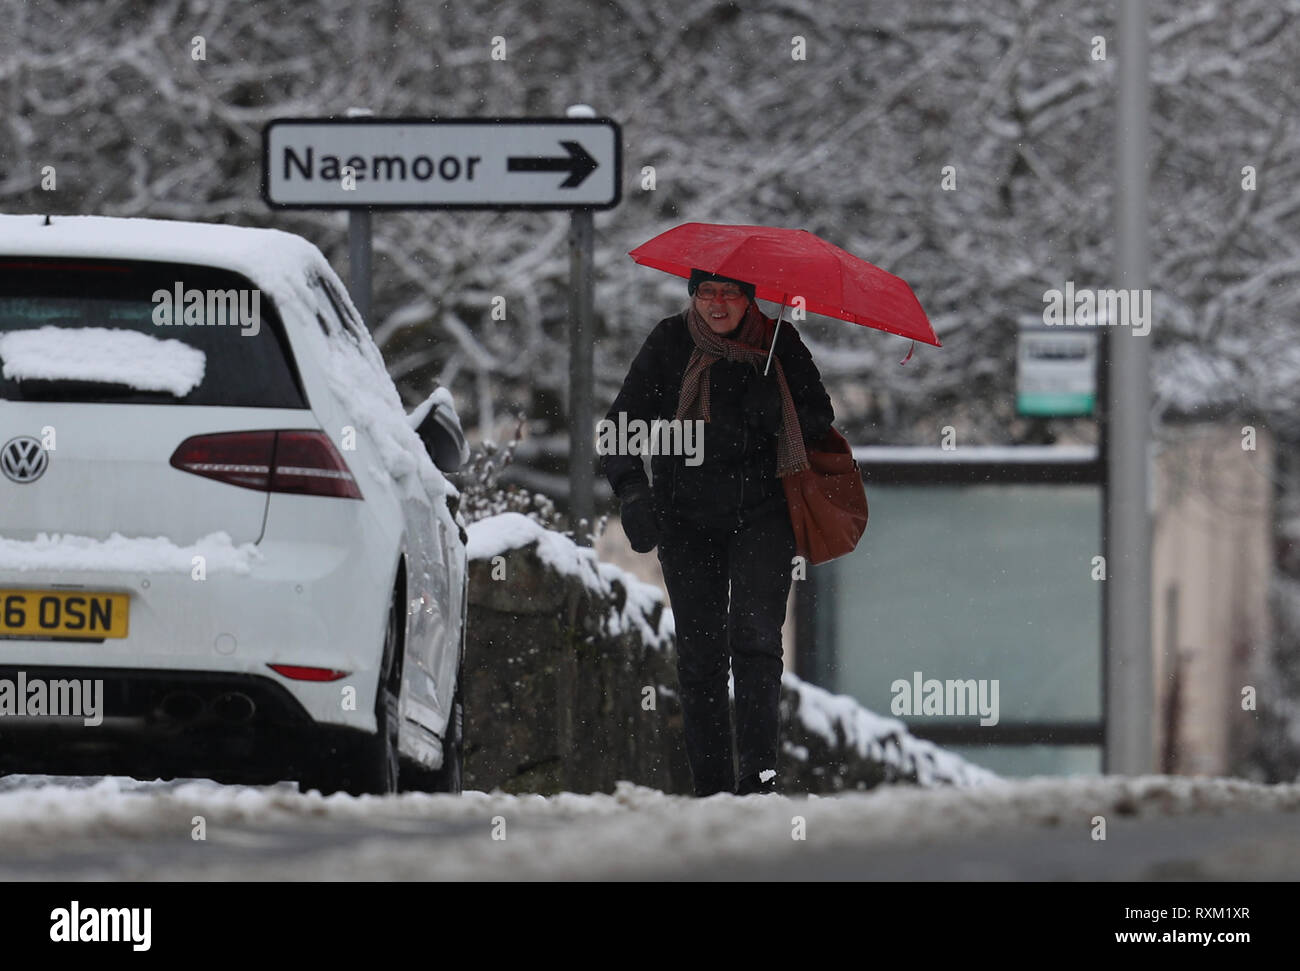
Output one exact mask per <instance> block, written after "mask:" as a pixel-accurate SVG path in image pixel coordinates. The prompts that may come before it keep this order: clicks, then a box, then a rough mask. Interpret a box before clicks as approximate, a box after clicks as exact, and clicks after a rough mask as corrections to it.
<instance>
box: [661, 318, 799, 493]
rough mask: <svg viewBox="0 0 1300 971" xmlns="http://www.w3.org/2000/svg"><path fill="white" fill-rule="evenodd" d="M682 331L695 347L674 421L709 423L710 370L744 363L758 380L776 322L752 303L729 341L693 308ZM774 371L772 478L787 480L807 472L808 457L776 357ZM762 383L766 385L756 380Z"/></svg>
mask: <svg viewBox="0 0 1300 971" xmlns="http://www.w3.org/2000/svg"><path fill="white" fill-rule="evenodd" d="M686 328H687V330H689V331H690V334H691V337H692V338H693V339H694V341H695V347H694V349H693V350H692V351H691V357H690V360H689V361H688V362H687V365H686V373H685V374H684V375H683V376H682V390H681V396H680V397H679V398H678V399H677V414H676V415H675V416H674V417H675V418H679V419H686V418H702V419H704V420H705V421H709V386H710V384H711V382H710V381H709V380H708V378H709V373H708V371H709V366H710V365H711V364H713V362H714V361H716V360H718V359H720V358H724V357H725V358H726V359H727V360H728V361H743V362H745V363H747V364H751V365H753V367H754V369H755V370H756V371H757V372H758V373H759V375H760V376H761V375H762V372H763V365H764V364H766V363H767V348H769V347H771V346H772V334H773V332H774V331H775V330H776V322H775V321H774V320H772V319H771V318H769V317H765V316H763V313H762V312H761V311H760V310H759V309H758V304H757V303H755V302H754V301H753V300H750V301H749V306H748V307H747V308H746V310H745V316H744V317H742V318H741V319H740V326H739V328H737V330H735V331H734V332H733V333H732V336H731V337H723V336H722V335H721V334H715V333H714V332H713V330H712V329H711V328H710V327H709V325H708V322H707V321H705V320H704V318H703V317H701V316H700V313H699V311H698V310H696V309H695V304H694V302H692V303H691V306H690V307H689V308H688V309H687V312H686ZM787 339H788V338H787ZM772 367H773V368H774V369H775V370H776V380H777V383H778V385H779V386H780V388H781V428H780V431H779V432H778V438H777V453H776V474H777V475H778V476H787V475H791V474H793V473H795V472H801V471H803V470H805V469H807V468H808V467H809V466H808V453H807V452H806V451H805V449H804V444H803V433H802V431H801V430H800V428H799V416H798V414H797V413H796V412H795V409H794V399H793V398H792V397H791V396H790V386H789V385H788V384H787V383H786V380H785V371H784V369H783V368H782V367H781V359H780V358H779V357H778V356H777V355H775V354H773V355H772ZM760 380H767V379H766V378H765V377H760Z"/></svg>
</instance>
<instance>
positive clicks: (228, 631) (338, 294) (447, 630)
mask: <svg viewBox="0 0 1300 971" xmlns="http://www.w3.org/2000/svg"><path fill="white" fill-rule="evenodd" d="M434 454H436V455H437V457H438V461H439V462H441V463H442V466H443V469H442V471H448V472H453V471H456V469H457V468H458V467H459V465H460V463H462V462H464V461H465V458H466V457H467V450H466V446H465V439H464V436H463V435H462V434H461V430H460V424H459V420H458V419H457V416H456V413H455V409H454V406H453V405H452V401H451V396H450V394H449V393H448V392H447V391H446V390H445V389H439V390H438V391H437V392H435V394H434V395H433V396H431V398H430V399H429V400H427V401H426V402H425V403H424V404H423V405H421V406H420V407H419V408H417V409H416V411H415V412H413V413H412V414H410V415H408V414H406V413H405V412H404V410H403V408H402V405H401V401H400V398H399V397H398V394H397V390H396V388H395V387H394V386H393V383H392V381H391V380H390V378H389V376H388V374H387V372H386V370H385V368H384V364H383V359H382V357H381V356H380V353H379V351H378V349H377V348H376V347H375V344H374V342H373V341H372V340H371V337H370V334H369V333H368V331H367V330H366V328H365V326H364V324H363V323H362V321H361V320H360V318H359V316H358V314H357V312H356V309H355V308H354V307H353V305H352V303H351V301H350V300H349V299H348V296H347V292H346V290H345V289H344V287H343V286H342V284H341V283H340V282H339V279H338V277H337V276H336V275H335V274H334V272H333V271H332V270H331V269H330V266H329V264H328V263H327V262H326V260H325V259H324V257H323V256H322V255H321V253H320V251H319V250H317V249H316V247H315V246H313V245H312V244H310V243H309V242H307V241H306V240H304V239H302V238H300V237H298V236H294V235H291V234H288V233H283V232H278V231H275V230H263V229H243V228H237V227H232V226H219V225H206V224H198V223H185V222H168V221H160V220H146V219H109V218H99V217H60V216H53V217H42V216H0V473H2V474H0V773H7V772H8V773H12V772H38V773H52V774H95V775H104V774H123V775H132V776H136V777H138V778H155V777H159V776H161V777H163V778H171V777H193V776H203V777H209V778H213V779H217V780H220V781H227V782H248V783H268V782H273V781H277V780H282V779H296V780H298V782H299V786H300V787H301V788H302V789H303V791H307V790H308V789H319V790H321V791H322V792H332V791H339V790H343V791H348V792H353V793H386V792H393V791H396V790H398V789H399V788H402V789H407V788H413V789H421V790H428V791H450V792H459V791H460V786H461V751H462V744H463V738H462V734H463V720H464V719H463V704H462V699H461V692H460V681H461V678H460V671H461V658H462V655H463V651H464V643H465V623H466V603H467V598H466V594H467V588H466V584H467V577H468V571H467V560H466V547H465V544H466V539H467V536H466V530H465V524H464V521H463V518H462V517H461V516H460V514H459V512H458V510H457V508H456V507H457V502H458V499H459V493H458V492H457V490H456V488H455V487H454V486H453V485H452V484H451V483H450V482H448V481H447V479H446V478H445V477H444V476H443V474H442V471H440V469H439V468H438V467H437V466H436V465H435V463H434V461H433V455H434ZM96 697H98V698H99V699H100V700H99V701H98V702H97V701H96ZM96 708H97V709H98V710H97V711H96V710H95V709H96Z"/></svg>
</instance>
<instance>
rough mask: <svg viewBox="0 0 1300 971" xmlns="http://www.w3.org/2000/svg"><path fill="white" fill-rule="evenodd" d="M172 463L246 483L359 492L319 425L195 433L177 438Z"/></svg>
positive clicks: (304, 491) (319, 492)
mask: <svg viewBox="0 0 1300 971" xmlns="http://www.w3.org/2000/svg"><path fill="white" fill-rule="evenodd" d="M171 464H172V466H173V467H174V468H177V469H180V470H181V471H182V472H191V473H193V474H194V475H201V476H204V477H205V478H208V479H216V480H217V481H218V482H226V483H228V484H230V485H236V486H242V487H243V488H245V489H257V490H259V491H262V492H289V493H295V494H297V495H308V496H334V497H336V498H339V499H360V498H361V490H360V489H358V488H357V483H356V480H354V479H353V478H352V472H351V471H350V470H349V469H348V466H347V463H346V462H344V461H343V456H341V455H340V454H339V453H338V449H336V448H335V447H334V443H333V442H331V441H330V440H329V436H328V435H326V434H325V433H324V432H320V431H277V432H221V433H219V434H216V435H195V436H194V437H193V438H187V439H185V441H183V442H181V444H180V445H179V446H178V447H177V449H176V451H175V452H174V453H172V457H171Z"/></svg>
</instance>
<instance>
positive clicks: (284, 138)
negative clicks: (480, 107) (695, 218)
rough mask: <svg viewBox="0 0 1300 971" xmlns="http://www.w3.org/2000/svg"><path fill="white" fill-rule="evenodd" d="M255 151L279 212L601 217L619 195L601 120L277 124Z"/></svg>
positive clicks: (266, 191) (616, 151)
mask: <svg viewBox="0 0 1300 971" xmlns="http://www.w3.org/2000/svg"><path fill="white" fill-rule="evenodd" d="M262 153H263V154H262V194H263V196H264V198H265V199H266V202H267V204H268V205H270V206H272V207H273V208H276V209H354V208H359V207H366V208H371V209H608V208H611V207H613V206H615V205H617V204H618V201H619V197H620V195H621V182H622V179H621V168H622V145H621V133H620V131H619V127H618V124H617V123H616V122H614V121H612V120H610V119H608V118H452V119H437V120H429V119H421V118H347V119H343V118H332V119H323V118H277V119H275V120H273V121H271V122H269V123H268V124H267V126H266V128H265V129H264V131H263V133H262Z"/></svg>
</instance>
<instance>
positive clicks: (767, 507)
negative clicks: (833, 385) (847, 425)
mask: <svg viewBox="0 0 1300 971" xmlns="http://www.w3.org/2000/svg"><path fill="white" fill-rule="evenodd" d="M694 349H695V342H694V340H692V339H691V335H690V331H689V329H688V327H687V324H686V312H685V311H683V312H682V313H679V314H674V315H673V316H671V317H665V318H664V319H663V320H661V321H659V323H658V324H657V325H656V326H655V328H654V330H652V331H651V332H650V335H649V336H648V337H647V338H646V340H645V343H644V344H643V345H642V346H641V350H640V351H638V352H637V355H636V358H635V359H634V360H633V361H632V367H631V368H630V369H629V371H628V375H627V378H626V379H624V381H623V388H622V390H621V391H619V393H618V397H617V398H615V399H614V404H613V405H612V406H611V407H610V409H609V412H608V413H607V414H606V416H605V417H606V419H607V420H608V421H611V422H613V423H614V424H615V425H617V424H618V416H619V412H626V414H627V420H628V421H631V420H632V419H636V418H639V419H641V420H642V421H645V422H646V423H647V424H648V423H650V422H651V421H653V420H654V419H656V418H662V419H665V420H667V419H671V418H672V417H673V416H674V415H675V414H676V412H677V401H678V398H679V396H680V394H681V386H682V376H683V375H684V374H685V372H686V365H687V363H688V362H689V361H690V357H691V351H693V350H694ZM776 357H778V358H779V359H780V361H781V366H782V368H784V370H785V377H786V381H787V382H788V384H789V386H790V394H791V396H792V397H793V398H794V405H795V411H796V412H797V413H798V416H799V425H800V429H801V430H802V432H803V439H804V445H805V446H807V445H808V444H809V443H815V442H818V441H820V440H821V438H822V436H824V435H825V434H826V432H827V431H828V430H829V429H830V427H831V423H832V422H833V421H834V420H835V411H834V409H833V408H832V407H831V400H830V397H829V396H828V395H827V394H826V389H825V388H824V387H823V386H822V381H821V374H820V373H819V372H818V371H817V365H815V364H814V363H813V359H812V355H811V354H809V353H808V348H807V347H805V346H804V343H803V341H801V340H800V339H799V332H798V331H797V330H795V328H794V326H793V325H792V324H791V323H789V322H788V321H782V323H781V328H780V330H779V331H778V332H777V336H776ZM775 368H776V364H775V362H773V364H772V371H773V372H774V371H775ZM706 375H707V376H709V378H710V380H711V382H712V383H711V385H710V391H709V393H710V398H709V407H710V417H711V420H710V421H708V422H705V423H704V425H703V428H704V439H703V459H704V461H703V462H702V463H701V464H699V465H695V466H692V465H688V464H687V461H686V460H687V456H684V455H652V456H651V458H650V471H651V474H652V475H653V477H654V482H653V489H652V492H653V495H654V498H655V506H656V509H657V511H658V512H659V513H660V514H661V519H662V518H663V516H662V514H663V513H664V512H665V511H669V512H672V513H674V514H676V516H677V517H680V518H681V519H684V520H687V521H688V522H693V523H698V524H700V525H702V526H711V527H727V526H738V525H741V524H746V523H750V522H753V521H754V520H756V519H759V518H761V517H762V516H764V515H767V514H769V513H771V512H773V511H774V510H776V509H778V508H784V506H785V491H784V489H783V488H782V486H781V480H780V479H779V478H777V475H776V443H777V437H776V436H775V435H770V436H769V435H764V434H761V433H760V432H759V431H758V430H757V429H755V428H753V427H751V426H750V425H749V424H748V423H747V422H746V420H745V415H744V414H743V413H742V409H741V401H742V399H743V397H744V394H745V391H746V389H747V388H748V387H749V384H750V382H751V381H754V380H760V379H764V378H763V375H762V374H761V368H758V369H756V368H754V367H753V366H752V365H749V364H745V363H742V362H740V361H728V360H727V359H726V358H720V359H719V360H717V361H714V362H713V364H712V365H711V366H710V367H709V369H708V371H707V372H706ZM771 378H772V375H771V373H769V375H768V376H767V378H766V379H764V380H771ZM601 471H602V472H604V474H605V477H606V478H607V479H608V480H609V484H610V487H611V488H612V489H613V490H614V492H615V493H616V494H619V495H621V494H622V492H623V490H625V489H626V488H628V487H629V486H630V485H632V484H633V483H634V482H638V481H639V482H641V483H645V482H646V475H645V468H644V466H643V465H642V458H641V456H640V455H617V454H615V455H602V456H601Z"/></svg>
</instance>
